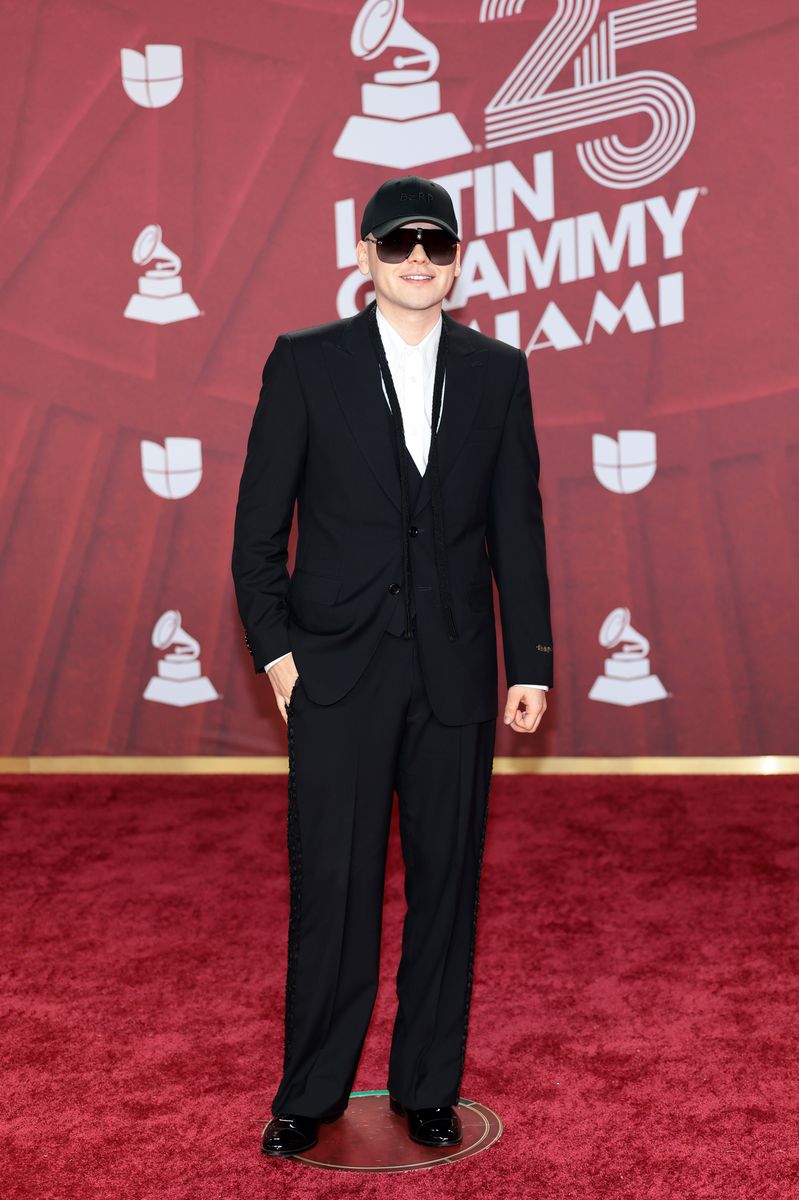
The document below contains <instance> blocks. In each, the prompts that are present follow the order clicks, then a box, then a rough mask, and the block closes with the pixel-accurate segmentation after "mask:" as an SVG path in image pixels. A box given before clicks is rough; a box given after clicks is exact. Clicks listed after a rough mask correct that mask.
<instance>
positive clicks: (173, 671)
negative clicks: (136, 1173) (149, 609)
mask: <svg viewBox="0 0 799 1200" xmlns="http://www.w3.org/2000/svg"><path fill="white" fill-rule="evenodd" d="M151 641H152V644H153V645H154V646H155V648H156V650H167V649H168V648H169V647H170V646H174V647H175V649H174V650H172V651H171V652H170V653H169V654H164V656H163V658H160V659H159V660H158V674H157V675H153V676H152V678H151V679H150V681H149V683H148V684H147V687H146V688H145V689H144V692H143V696H144V699H145V700H154V701H156V703H158V704H171V705H173V706H174V707H175V708H187V707H188V706H189V705H190V704H203V703H205V701H206V700H218V699H219V693H218V692H217V690H216V688H215V687H214V685H213V684H212V683H211V680H210V679H208V678H207V676H205V675H203V673H202V670H201V668H200V643H199V642H198V641H197V640H196V639H195V638H193V637H191V636H190V635H189V634H188V633H186V631H185V630H184V629H183V627H182V625H181V617H180V613H179V612H178V611H177V609H174V608H172V609H168V610H167V611H166V612H165V613H161V616H160V617H159V618H158V620H157V621H156V623H155V625H154V626H153V632H152V635H151Z"/></svg>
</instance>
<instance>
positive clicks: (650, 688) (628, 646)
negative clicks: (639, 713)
mask: <svg viewBox="0 0 799 1200" xmlns="http://www.w3.org/2000/svg"><path fill="white" fill-rule="evenodd" d="M599 644H600V646H604V647H605V649H606V650H612V649H613V647H614V646H617V647H618V649H617V650H614V651H613V653H612V654H611V655H610V657H609V658H606V659H605V674H604V675H598V676H597V678H596V679H595V680H594V684H593V687H592V688H591V691H590V692H589V693H588V699H589V700H603V701H604V702H605V704H621V705H623V707H625V708H631V707H632V706H633V705H635V704H646V703H648V701H650V700H663V699H665V697H666V696H667V694H668V693H667V692H666V689H665V688H664V686H663V684H662V683H661V682H660V680H659V679H658V677H657V675H652V674H650V670H649V657H648V655H649V642H648V641H647V640H646V638H645V637H644V635H643V634H642V633H639V632H638V630H637V629H633V627H632V625H631V623H630V610H629V608H614V609H613V612H611V613H609V614H608V616H607V617H605V620H604V621H603V622H602V628H601V629H600V631H599Z"/></svg>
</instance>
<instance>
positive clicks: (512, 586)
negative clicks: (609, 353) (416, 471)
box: [486, 350, 554, 687]
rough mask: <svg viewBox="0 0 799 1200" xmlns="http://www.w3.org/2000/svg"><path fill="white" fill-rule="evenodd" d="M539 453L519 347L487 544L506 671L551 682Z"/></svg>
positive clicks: (507, 674)
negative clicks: (497, 593) (497, 601)
mask: <svg viewBox="0 0 799 1200" xmlns="http://www.w3.org/2000/svg"><path fill="white" fill-rule="evenodd" d="M539 472H540V461H539V456H538V444H537V441H536V436H535V428H534V425H533V406H532V398H531V396H530V378H529V375H528V370H527V356H526V355H525V353H524V351H523V350H520V351H519V365H518V369H517V372H516V378H515V380H514V385H513V394H512V396H511V399H510V403H509V405H508V411H507V413H506V416H505V426H504V428H503V431H502V437H501V439H500V444H499V451H498V453H497V460H496V463H495V465H494V474H493V477H492V480H491V491H490V495H489V502H488V521H487V526H486V546H487V549H488V557H489V561H490V563H491V569H492V571H493V573H494V578H495V579H496V581H497V590H498V592H499V607H500V617H501V621H502V645H503V651H504V658H505V677H506V681H507V684H508V686H509V687H510V686H511V684H513V683H515V682H516V681H517V680H519V679H537V680H539V681H540V682H541V683H545V684H547V685H548V686H549V687H552V685H553V682H554V676H553V653H552V628H551V623H550V611H549V579H548V577H547V560H546V540H545V535H544V518H543V509H542V504H541V493H540V491H539V489H538V478H539Z"/></svg>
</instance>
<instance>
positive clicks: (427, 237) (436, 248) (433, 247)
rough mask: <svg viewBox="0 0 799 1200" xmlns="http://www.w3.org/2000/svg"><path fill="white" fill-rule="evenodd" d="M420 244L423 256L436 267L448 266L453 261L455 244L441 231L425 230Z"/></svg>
mask: <svg viewBox="0 0 799 1200" xmlns="http://www.w3.org/2000/svg"><path fill="white" fill-rule="evenodd" d="M422 244H423V245H424V249H425V254H426V255H427V257H428V258H429V259H430V261H431V263H435V265H436V266H437V267H446V266H449V264H450V263H451V262H453V261H454V259H455V246H456V242H455V241H454V240H453V238H452V237H451V236H450V235H449V234H448V233H447V232H446V231H445V230H443V229H425V231H424V233H423V234H422Z"/></svg>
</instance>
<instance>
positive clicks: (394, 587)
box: [388, 583, 400, 596]
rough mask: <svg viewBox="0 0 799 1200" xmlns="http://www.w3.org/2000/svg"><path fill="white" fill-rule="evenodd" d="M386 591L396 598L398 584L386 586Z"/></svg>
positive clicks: (398, 588)
mask: <svg viewBox="0 0 799 1200" xmlns="http://www.w3.org/2000/svg"><path fill="white" fill-rule="evenodd" d="M388 590H389V591H390V592H391V595H392V596H396V594H397V592H398V591H399V590H400V584H398V583H390V584H389V585H388Z"/></svg>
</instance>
